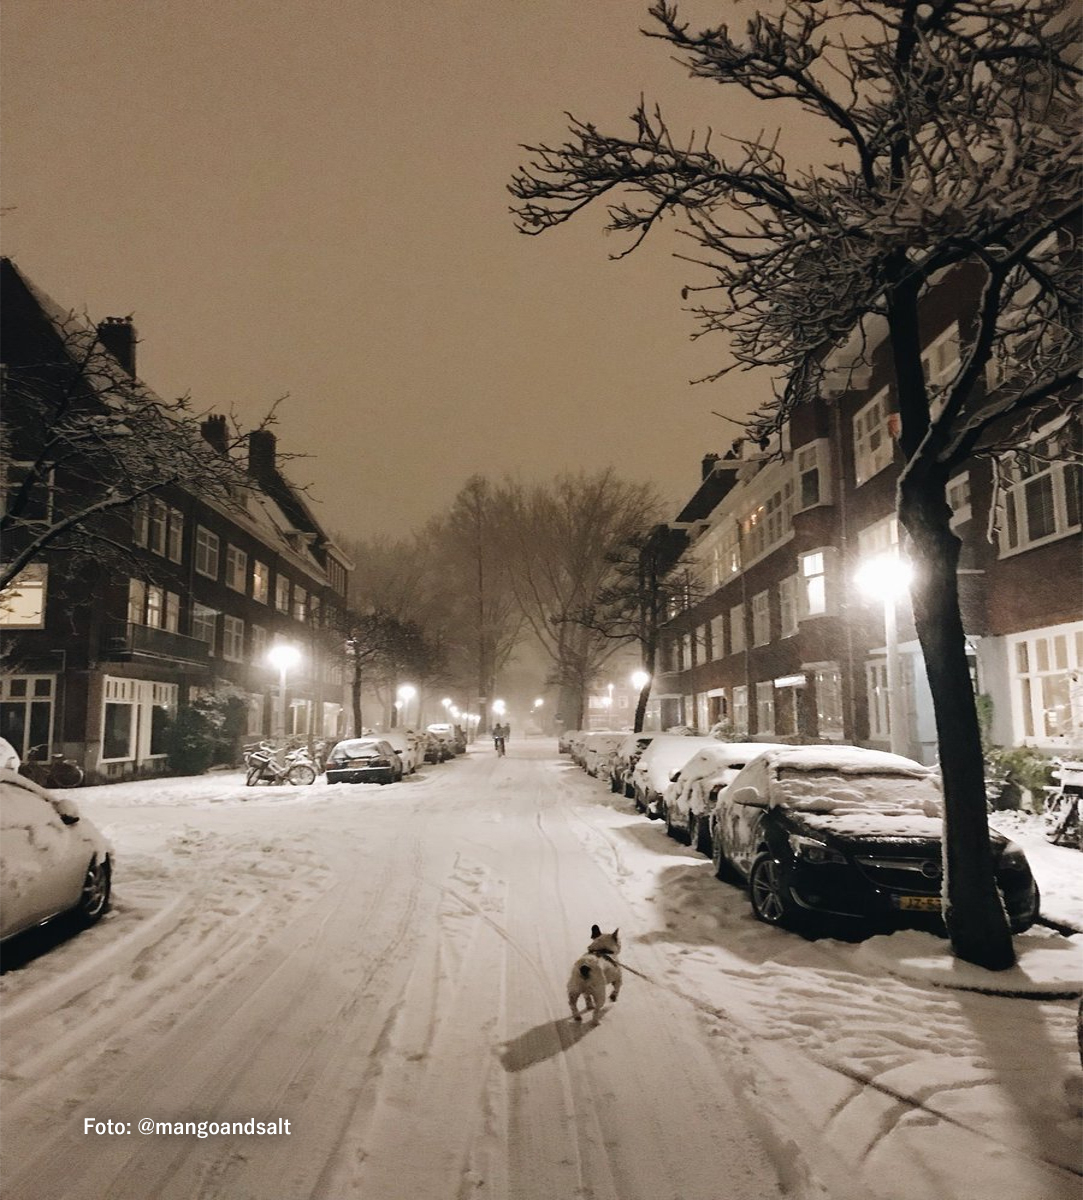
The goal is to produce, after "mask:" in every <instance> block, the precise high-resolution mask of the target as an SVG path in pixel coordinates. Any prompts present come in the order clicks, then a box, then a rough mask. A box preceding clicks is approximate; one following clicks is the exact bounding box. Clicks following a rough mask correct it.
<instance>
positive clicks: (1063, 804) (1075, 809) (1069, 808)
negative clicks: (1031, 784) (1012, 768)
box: [1044, 758, 1083, 850]
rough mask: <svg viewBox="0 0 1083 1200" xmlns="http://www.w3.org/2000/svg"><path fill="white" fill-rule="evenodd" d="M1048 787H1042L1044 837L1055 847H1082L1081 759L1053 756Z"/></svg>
mask: <svg viewBox="0 0 1083 1200" xmlns="http://www.w3.org/2000/svg"><path fill="white" fill-rule="evenodd" d="M1053 778H1054V779H1055V780H1056V783H1054V784H1053V785H1052V786H1051V787H1047V788H1046V789H1045V814H1044V815H1045V836H1046V837H1047V838H1048V839H1049V841H1051V842H1052V843H1053V844H1054V845H1055V846H1074V847H1075V848H1076V849H1077V850H1083V817H1081V814H1080V811H1079V802H1080V800H1081V799H1083V762H1079V761H1074V760H1068V759H1061V758H1055V759H1054V760H1053Z"/></svg>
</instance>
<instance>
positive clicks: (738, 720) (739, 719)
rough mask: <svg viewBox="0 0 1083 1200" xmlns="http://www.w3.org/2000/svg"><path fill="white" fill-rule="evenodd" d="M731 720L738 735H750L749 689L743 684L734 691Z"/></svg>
mask: <svg viewBox="0 0 1083 1200" xmlns="http://www.w3.org/2000/svg"><path fill="white" fill-rule="evenodd" d="M731 720H732V723H733V728H734V729H736V730H737V732H738V733H748V687H747V686H746V685H745V684H743V683H742V684H738V685H737V687H735V688H734V689H733V708H732V710H731Z"/></svg>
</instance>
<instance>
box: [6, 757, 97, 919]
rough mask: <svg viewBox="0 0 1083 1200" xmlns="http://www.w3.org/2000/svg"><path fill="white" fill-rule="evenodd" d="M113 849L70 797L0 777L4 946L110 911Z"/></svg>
mask: <svg viewBox="0 0 1083 1200" xmlns="http://www.w3.org/2000/svg"><path fill="white" fill-rule="evenodd" d="M112 879H113V848H112V846H111V845H110V844H109V842H108V841H107V840H106V838H105V837H104V836H103V834H102V833H101V831H100V830H98V829H97V828H95V826H94V825H93V823H92V822H91V821H89V820H88V819H87V818H86V817H84V816H82V814H81V813H80V812H79V807H78V805H77V804H76V803H75V802H74V801H73V800H69V799H68V798H67V797H66V796H54V795H52V794H51V793H49V792H47V791H46V790H45V788H43V787H39V786H38V785H37V784H36V783H33V782H32V781H31V780H29V779H26V778H24V777H23V776H22V775H20V774H18V772H16V771H11V770H0V941H2V940H4V939H6V938H9V937H13V936H14V935H15V934H17V933H23V932H25V931H26V930H28V929H33V928H34V927H35V926H36V925H41V924H43V923H44V922H45V921H48V920H51V919H52V918H53V917H57V916H60V915H61V914H63V913H71V914H72V915H73V916H74V917H75V919H76V920H77V921H78V922H79V923H80V924H81V925H93V924H94V922H95V921H97V920H98V918H99V917H100V916H101V915H102V913H104V912H105V910H106V909H107V908H108V907H109V894H110V889H111V887H112Z"/></svg>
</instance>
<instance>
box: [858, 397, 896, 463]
mask: <svg viewBox="0 0 1083 1200" xmlns="http://www.w3.org/2000/svg"><path fill="white" fill-rule="evenodd" d="M887 419H888V399H887V388H884V389H883V390H882V391H880V392H878V393H877V394H876V395H875V396H874V397H873V398H872V399H871V400H870V401H869V402H868V404H866V405H865V407H864V408H862V409H859V410H858V412H857V413H855V415H854V482H855V483H857V484H862V483H864V482H865V481H866V480H868V479H871V478H872V477H873V476H874V475H877V474H879V472H881V471H882V470H883V469H884V468H885V467H886V466H887V465H888V463H890V462H891V459H892V455H893V453H894V447H893V446H892V443H891V436H890V434H889V433H888V421H887Z"/></svg>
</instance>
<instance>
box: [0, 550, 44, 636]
mask: <svg viewBox="0 0 1083 1200" xmlns="http://www.w3.org/2000/svg"><path fill="white" fill-rule="evenodd" d="M48 582H49V566H48V564H47V563H31V564H30V565H29V566H27V567H24V568H23V569H22V570H21V571H20V572H19V574H18V575H16V576H15V578H14V579H13V580H12V581H11V583H9V584H8V586H7V587H6V588H4V590H3V591H2V592H0V628H4V629H44V628H45V594H46V590H47V585H48Z"/></svg>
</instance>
